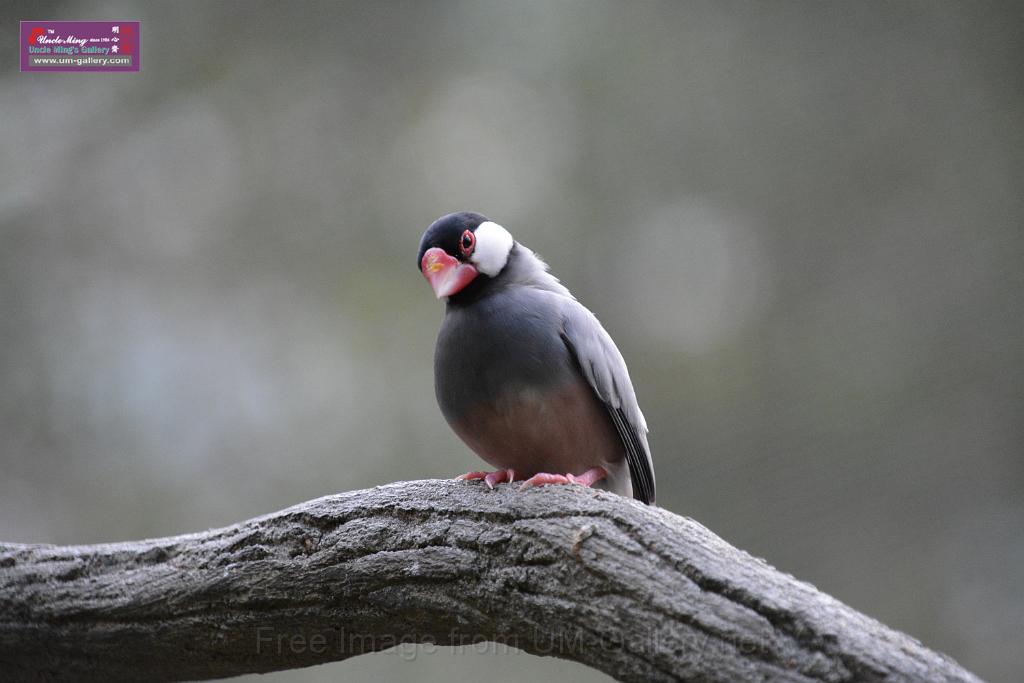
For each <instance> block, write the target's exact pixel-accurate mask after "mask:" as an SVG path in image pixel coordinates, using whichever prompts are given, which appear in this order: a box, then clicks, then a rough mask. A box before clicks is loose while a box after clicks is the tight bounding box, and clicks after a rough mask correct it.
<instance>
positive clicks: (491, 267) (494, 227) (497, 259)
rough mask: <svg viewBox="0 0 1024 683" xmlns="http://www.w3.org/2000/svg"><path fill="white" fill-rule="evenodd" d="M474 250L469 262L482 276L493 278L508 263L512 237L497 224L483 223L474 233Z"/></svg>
mask: <svg viewBox="0 0 1024 683" xmlns="http://www.w3.org/2000/svg"><path fill="white" fill-rule="evenodd" d="M474 235H475V236H476V248H475V249H474V250H473V256H471V257H470V259H469V260H470V261H472V262H473V264H474V265H476V267H477V270H479V271H480V272H481V273H483V274H484V275H489V276H490V277H494V276H495V275H497V274H498V273H500V272H501V269H502V268H504V267H505V264H506V263H508V254H509V252H510V251H512V235H510V234H509V232H508V230H506V229H505V228H503V227H501V226H500V225H498V224H497V223H492V222H491V221H484V222H483V223H481V224H480V225H479V226H478V227H477V229H476V230H475V231H474Z"/></svg>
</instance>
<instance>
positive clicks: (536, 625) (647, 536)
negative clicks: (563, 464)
mask: <svg viewBox="0 0 1024 683" xmlns="http://www.w3.org/2000/svg"><path fill="white" fill-rule="evenodd" d="M483 640H488V641H496V642H500V643H507V644H509V645H513V646H516V647H518V648H521V649H523V650H525V651H527V652H531V653H534V654H539V655H553V656H557V657H564V658H566V659H572V660H575V661H578V662H582V663H583V664H586V665H588V666H592V667H594V668H597V669H600V670H601V671H604V672H606V673H608V674H610V675H612V676H614V677H616V678H618V679H620V680H625V681H745V680H774V681H977V680H978V679H977V678H975V677H974V676H973V675H972V674H970V673H968V672H967V671H965V670H964V669H962V668H961V667H960V666H959V665H957V664H956V662H954V661H953V660H951V659H950V658H948V657H946V656H944V655H941V654H938V653H936V652H933V651H931V650H929V649H927V648H925V647H924V646H922V645H921V643H919V642H918V641H916V640H914V639H913V638H910V637H908V636H906V635H904V634H902V633H899V632H897V631H894V630H892V629H890V628H887V627H886V626H883V625H882V624H880V623H878V622H877V621H874V620H873V619H870V618H869V617H866V616H864V615H863V614H860V613H858V612H856V611H854V610H853V609H851V608H849V607H847V606H846V605H843V604H842V603H840V602H838V601H837V600H835V599H833V598H831V597H829V596H828V595H825V594H823V593H821V592H819V591H818V590H816V589H815V588H814V587H813V586H811V585H809V584H807V583H803V582H801V581H797V580H796V579H794V578H793V577H791V576H788V575H786V574H782V573H780V572H778V571H776V570H775V569H773V568H772V567H770V566H769V565H768V564H766V563H765V562H764V561H763V560H760V559H757V558H754V557H751V556H750V555H748V554H746V553H744V552H743V551H740V550H737V549H736V548H733V547H732V546H730V545H729V544H727V543H726V542H724V541H723V540H722V539H720V538H718V537H717V536H715V535H714V534H713V533H711V532H710V531H708V530H707V529H705V528H704V527H703V526H701V525H700V524H698V523H696V522H694V521H692V520H690V519H686V518H683V517H679V516H677V515H674V514H672V513H670V512H668V511H666V510H662V509H659V508H654V507H648V506H645V505H642V504H640V503H637V502H635V501H632V500H628V499H626V498H621V497H619V496H615V495H613V494H610V493H607V492H602V491H592V490H589V489H583V488H581V487H577V486H548V487H544V488H540V489H534V490H530V491H526V492H523V493H520V492H518V491H516V490H515V489H514V488H513V487H510V486H508V485H500V486H498V487H497V488H496V489H495V490H494V491H489V490H488V489H487V488H486V487H485V486H484V485H483V484H482V483H480V482H474V483H469V482H452V481H412V482H402V483H397V484H391V485H388V486H381V487H378V488H374V489H370V490H366V491H354V492H350V493H343V494H340V495H334V496H328V497H325V498H320V499H318V500H314V501H310V502H307V503H302V504H300V505H296V506H295V507H292V508H289V509H287V510H283V511H281V512H277V513H274V514H271V515H267V516H264V517H259V518H256V519H252V520H249V521H246V522H243V523H241V524H236V525H234V526H230V527H226V528H224V529H215V530H211V531H205V532H202V533H197V534H189V535H185V536H176V537H172V538H161V539H153V540H147V541H138V542H133V543H111V544H102V545H91V546H49V545H12V544H5V545H0V678H3V679H4V680H27V679H32V680H39V679H43V680H47V679H54V680H83V681H87V680H103V681H107V680H118V679H121V680H127V679H139V678H140V677H142V678H146V679H153V680H182V679H207V678H217V677H225V676H232V675H236V674H242V673H248V672H267V671H275V670H280V669H289V668H296V667H303V666H310V665H313V664H320V663H323V662H329V661H336V660H341V659H346V658H348V657H352V656H355V655H358V654H362V653H365V652H374V651H378V650H383V649H386V648H389V647H392V646H394V645H396V644H399V643H405V642H417V643H434V644H438V645H447V644H469V643H474V642H479V641H483Z"/></svg>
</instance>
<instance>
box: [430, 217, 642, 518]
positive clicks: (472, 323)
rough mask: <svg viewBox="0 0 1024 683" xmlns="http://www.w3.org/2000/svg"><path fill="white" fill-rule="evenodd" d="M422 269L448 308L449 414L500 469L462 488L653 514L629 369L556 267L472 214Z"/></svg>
mask: <svg viewBox="0 0 1024 683" xmlns="http://www.w3.org/2000/svg"><path fill="white" fill-rule="evenodd" d="M416 265H417V268H419V270H420V272H421V273H422V274H423V277H425V278H426V280H427V282H428V283H429V284H430V287H431V288H432V289H433V291H434V294H435V295H436V296H437V298H438V299H444V300H445V302H446V303H445V313H444V318H443V320H442V323H441V327H440V330H439V331H438V335H437V343H436V347H435V350H434V392H435V394H436V397H437V402H438V405H439V407H440V409H441V413H442V414H443V416H444V418H445V420H446V421H447V422H448V424H449V425H450V426H451V428H452V430H453V431H454V432H455V434H456V435H457V436H458V437H459V438H460V439H461V440H462V441H463V442H464V443H465V444H466V445H467V446H469V448H470V449H471V450H472V451H474V452H475V453H476V454H477V455H478V456H480V457H481V458H482V459H483V460H484V461H485V462H487V463H488V464H489V465H490V466H492V467H494V468H497V469H496V470H495V471H471V472H467V473H466V474H463V475H461V476H460V477H457V479H462V480H479V479H483V480H484V482H485V483H486V484H487V486H488V487H490V488H494V486H495V485H496V484H499V483H505V482H507V483H510V484H511V483H513V482H515V481H519V482H521V483H520V486H519V488H520V489H527V488H530V487H534V486H544V485H548V484H580V485H582V486H587V487H591V486H593V487H595V488H603V489H606V490H608V491H612V492H614V493H617V494H620V495H623V496H627V497H633V498H635V499H636V500H639V501H641V502H643V503H647V504H649V505H653V504H654V502H655V485H654V465H653V461H652V458H651V450H650V447H649V445H648V440H647V431H648V430H647V423H646V421H645V420H644V416H643V413H642V412H641V411H640V406H639V404H638V403H637V398H636V393H635V391H634V389H633V383H632V382H631V381H630V378H629V371H628V370H627V368H626V363H625V361H624V360H623V358H622V354H621V353H620V352H619V350H618V348H617V347H616V346H615V342H613V341H612V338H611V336H610V335H609V334H608V332H606V331H605V329H604V327H602V325H601V323H600V322H599V321H598V319H597V317H596V316H595V315H594V314H593V313H592V312H591V311H590V310H589V309H587V308H586V307H585V306H584V305H583V304H581V303H580V302H579V301H577V300H576V297H574V296H573V295H572V294H571V293H570V292H569V290H568V289H567V288H566V287H565V286H564V285H563V284H562V283H561V282H560V281H559V280H558V279H557V278H556V277H555V276H554V275H552V274H551V273H550V272H549V269H548V265H547V264H546V263H545V262H544V261H542V260H541V258H540V257H538V256H537V254H535V253H534V252H533V251H531V250H530V249H528V248H527V247H526V246H524V245H523V244H521V243H520V242H518V241H516V240H515V239H514V238H513V237H512V235H511V233H509V231H508V230H506V229H505V228H504V227H502V226H501V225H499V224H498V223H495V222H494V221H491V220H490V219H488V218H487V217H485V216H483V215H482V214H479V213H474V212H470V211H461V212H457V213H450V214H447V215H445V216H441V217H440V218H438V219H437V220H436V221H434V222H433V223H432V224H431V225H430V226H429V227H428V228H427V229H426V231H425V232H424V233H423V236H422V238H421V239H420V244H419V253H418V254H417V256H416Z"/></svg>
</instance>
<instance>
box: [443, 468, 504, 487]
mask: <svg viewBox="0 0 1024 683" xmlns="http://www.w3.org/2000/svg"><path fill="white" fill-rule="evenodd" d="M515 478H516V472H515V470H513V469H507V470H498V471H497V472H466V473H465V474H460V475H459V476H457V477H455V479H456V480H458V481H469V480H472V479H483V480H484V483H485V484H487V488H489V489H493V488H494V485H495V484H500V483H501V482H503V481H507V482H508V483H510V484H511V483H512V482H513V481H515Z"/></svg>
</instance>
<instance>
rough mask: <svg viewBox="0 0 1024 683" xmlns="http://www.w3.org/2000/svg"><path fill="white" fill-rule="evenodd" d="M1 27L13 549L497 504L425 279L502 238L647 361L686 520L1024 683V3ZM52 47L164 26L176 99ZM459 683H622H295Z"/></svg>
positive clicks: (2, 522)
mask: <svg viewBox="0 0 1024 683" xmlns="http://www.w3.org/2000/svg"><path fill="white" fill-rule="evenodd" d="M0 19H2V30H0V54H2V55H5V57H4V59H3V64H4V65H5V66H4V71H3V72H2V74H0V121H2V126H0V240H2V247H0V387H2V391H0V472H2V476H0V539H3V540H5V541H23V542H47V543H93V542H100V541H115V540H125V539H135V538H142V537H149V536H161V535H169V534H177V533H182V532H188V531H195V530H201V529H204V528H207V527H216V526H221V525H226V524H229V523H232V522H236V521H240V520H242V519H245V518H248V517H251V516H254V515H258V514H261V513H266V512H270V511H273V510H277V509H279V508H283V507H285V506H288V505H291V504H293V503H297V502H300V501H303V500H306V499H310V498H314V497H317V496H321V495H325V494H329V493H333V492H336V491H343V490H349V489H359V488H365V487H370V486H374V485H376V484H382V483H386V482H390V481H394V480H399V479H418V478H431V477H451V476H454V475H456V474H459V473H461V472H463V471H465V470H467V469H469V468H471V467H475V466H476V465H477V460H476V458H475V456H473V455H472V454H471V453H470V452H469V451H468V450H467V449H466V448H465V447H464V446H463V445H462V444H461V443H460V442H459V441H458V440H457V439H456V438H455V437H454V436H453V434H452V433H451V432H450V431H449V429H448V427H447V426H446V425H445V423H444V421H443V419H442V417H441V415H440V413H439V411H438V409H437V407H436V404H435V401H434V395H433V388H432V366H431V362H432V354H433V346H434V336H435V334H436V331H437V328H438V325H439V323H440V319H441V316H442V305H441V304H440V303H439V302H437V301H436V300H434V298H433V296H432V293H431V292H430V290H429V288H428V286H427V285H426V283H425V282H424V281H423V279H422V277H421V276H420V274H419V272H418V270H417V268H416V264H415V254H416V247H417V243H418V240H419V237H420V234H421V232H422V231H423V230H424V229H425V228H426V226H427V225H428V224H429V223H430V222H431V221H432V220H433V219H435V218H436V217H437V216H439V215H441V214H443V213H447V212H450V211H455V210H460V209H469V210H476V211H480V212H482V213H485V214H486V215H488V216H489V217H491V218H493V219H494V220H496V221H497V222H499V223H502V224H503V225H505V226H506V227H508V228H509V229H510V230H511V232H512V233H513V234H514V235H515V236H516V237H517V238H518V239H520V240H521V241H522V242H523V243H525V244H527V245H528V246H529V247H531V248H532V249H534V250H536V251H538V252H539V253H540V254H541V255H543V256H544V257H545V258H546V260H548V262H549V263H550V264H551V265H552V269H553V271H554V272H555V273H556V274H557V275H558V276H559V277H561V278H562V280H563V281H564V282H565V283H566V284H567V285H568V286H569V287H570V288H571V289H572V290H573V292H574V293H575V294H576V295H577V296H578V297H579V298H580V299H581V300H582V301H583V302H584V303H585V304H586V305H587V306H589V307H590V308H591V309H592V310H593V311H595V312H596V313H597V315H598V316H599V317H600V318H601V320H602V321H603V322H604V324H605V326H606V327H607V328H608V330H609V331H610V332H611V334H612V336H613V337H614V338H615V340H616V341H617V343H618V345H619V347H620V348H621V350H622V352H623V354H624V355H625V357H626V359H627V361H628V363H629V366H630V370H631V372H632V376H633V379H634V382H635V385H636V388H637V392H638V394H639V397H640V400H641V405H642V407H643V409H644V411H645V413H646V415H647V419H648V422H649V423H650V426H651V430H652V433H651V443H652V446H653V449H654V454H655V464H656V470H657V473H658V485H659V491H658V493H659V496H658V501H659V503H660V504H661V505H663V506H664V507H666V508H668V509H670V510H672V511H674V512H677V513H679V514H683V515H687V516H691V517H694V518H696V519H697V520H699V521H700V522H702V523H703V524H705V525H707V526H708V527H710V528H711V529H712V530H714V531H715V532H716V533H718V534H720V535H721V536H723V537H724V538H725V539H727V540H728V541H730V542H731V543H733V544H735V545H737V546H739V547H741V548H744V549H746V550H748V551H750V552H751V553H753V554H755V555H759V556H762V557H765V558H766V559H767V560H768V561H769V562H771V563H772V564H774V565H775V566H777V567H779V568H780V569H782V570H784V571H786V572H790V573H792V574H794V575H796V576H797V577H799V578H802V579H805V580H808V581H810V582H812V583H814V584H815V585H817V586H818V587H819V588H821V589H822V590H825V591H827V592H828V593H831V594H832V595H834V596H836V597H838V598H839V599H841V600H843V601H845V602H847V603H849V604H850V605H852V606H853V607H855V608H857V609H859V610H862V611H864V612H866V613H868V614H869V615H871V616H873V617H876V618H878V619H879V620H881V621H883V622H885V623H887V624H889V625H890V626H893V627H895V628H898V629H901V630H904V631H906V632H908V633H910V634H912V635H914V636H916V637H918V638H920V639H921V640H922V641H923V642H924V643H925V644H927V645H929V646H931V647H934V648H937V649H939V650H942V651H944V652H947V653H949V654H950V655H952V656H953V657H955V658H956V659H957V660H959V661H960V662H961V663H962V664H964V665H965V666H967V667H968V668H970V669H972V670H974V671H975V672H976V673H978V674H979V675H981V676H983V677H985V678H988V679H990V680H994V681H997V680H1004V681H1009V680H1014V679H1016V677H1017V675H1019V671H1020V666H1021V662H1020V660H1019V650H1020V647H1019V646H1020V638H1021V634H1022V633H1024V591H1022V590H1021V587H1020V580H1021V578H1022V577H1024V419H1022V418H1024V389H1022V381H1024V371H1022V364H1024V266H1022V264H1024V261H1022V257H1024V200H1022V196H1024V195H1022V177H1024V118H1022V113H1024V78H1022V74H1024V71H1022V69H1021V64H1022V57H1024V49H1022V48H1024V41H1022V19H1024V14H1022V11H1021V8H1020V5H1019V4H1014V3H1007V4H1005V5H1000V4H995V3H956V2H917V3H915V2H901V3H890V2H860V3H844V4H840V3H816V2H810V1H808V2H776V3H728V2H727V3H721V2H699V3H698V2H687V3H654V2H645V3H612V2H598V1H593V0H587V1H586V2H582V1H579V2H562V3H552V2H546V1H545V2H515V3H505V2H444V3H419V2H381V3H377V2H362V3H345V4H336V3H324V4H313V3H282V2H265V3H257V2H245V3H242V2H232V3H224V2H195V3H184V2H176V3H160V4H157V3H152V4H139V3H132V2H117V1H115V0H111V1H97V2H88V1H86V2H9V1H8V2H4V4H3V11H2V15H0ZM21 19H108V20H109V19H125V20H134V19H138V20H141V21H142V40H141V43H142V49H143V57H142V71H141V73H138V74H102V73H100V74H21V73H18V71H17V68H18V67H17V56H16V55H17V45H16V40H17V38H16V36H17V31H16V27H17V21H18V20H21ZM453 675H458V676H460V677H463V676H464V677H470V678H486V679H489V680H503V681H533V680H537V679H538V678H540V679H546V678H554V677H555V676H558V677H559V678H560V679H562V680H566V681H570V680H571V681H589V680H607V679H606V678H605V677H603V676H601V675H599V674H597V673H595V672H592V671H589V670H588V669H586V668H584V667H582V666H579V665H576V664H573V663H569V662H563V661H559V660H555V659H551V658H535V657H531V656H528V655H525V654H522V653H516V652H506V653H504V654H499V655H493V654H474V653H473V652H472V651H452V650H450V649H441V650H440V651H438V652H435V653H433V654H430V653H425V652H422V651H416V650H408V649H407V650H405V651H399V652H391V653H384V654H379V655H372V656H365V657H361V658H357V659H354V660H351V661H347V662H342V663H338V664H332V665H327V666H322V667H316V668H312V669H307V670H302V671H295V672H287V673H281V674H274V675H273V676H272V677H271V678H272V679H273V680H282V681H331V680H340V679H346V680H364V679H368V678H371V677H373V678H381V679H386V680H410V681H411V680H417V681H448V680H450V679H451V677H452V676H453ZM261 680H265V678H264V679H261Z"/></svg>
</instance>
